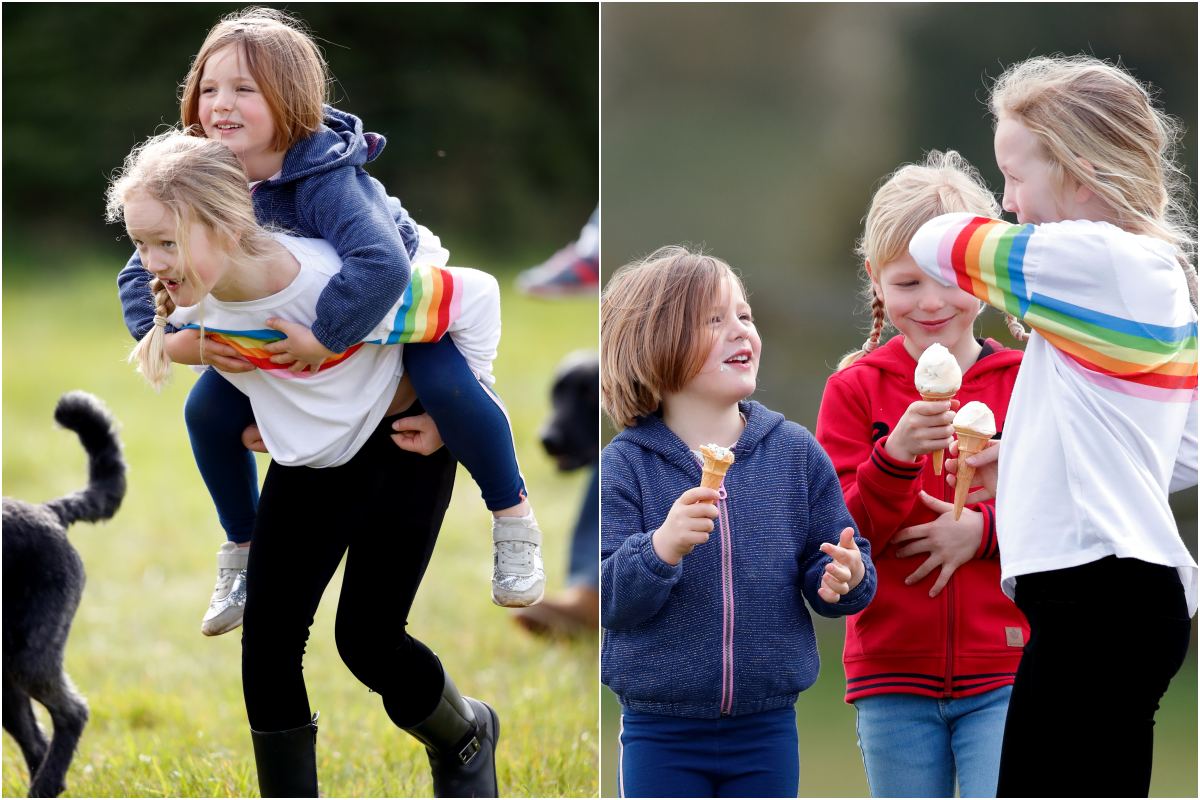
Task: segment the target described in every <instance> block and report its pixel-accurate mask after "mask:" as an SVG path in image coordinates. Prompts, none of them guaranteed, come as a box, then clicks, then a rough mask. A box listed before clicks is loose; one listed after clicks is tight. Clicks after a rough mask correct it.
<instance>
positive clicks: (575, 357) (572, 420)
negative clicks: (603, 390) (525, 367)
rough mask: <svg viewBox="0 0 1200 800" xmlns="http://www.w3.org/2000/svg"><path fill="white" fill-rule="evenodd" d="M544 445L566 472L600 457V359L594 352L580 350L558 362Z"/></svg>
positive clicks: (543, 434)
mask: <svg viewBox="0 0 1200 800" xmlns="http://www.w3.org/2000/svg"><path fill="white" fill-rule="evenodd" d="M542 447H544V448H545V450H546V452H547V453H548V454H549V455H550V456H551V457H552V458H554V460H555V461H556V462H557V464H558V468H559V469H560V470H562V471H563V472H567V471H569V470H573V469H579V468H580V467H586V466H587V465H588V464H591V463H592V462H594V461H595V460H596V459H597V458H598V457H599V455H600V359H599V357H598V356H597V355H596V354H595V353H592V352H587V351H583V350H581V351H577V352H575V353H571V354H570V355H568V356H567V357H566V358H564V359H563V360H562V361H561V362H560V363H559V365H558V369H557V374H556V375H555V378H554V386H553V388H552V389H551V390H550V419H548V420H547V421H546V424H545V425H544V426H543V427H542Z"/></svg>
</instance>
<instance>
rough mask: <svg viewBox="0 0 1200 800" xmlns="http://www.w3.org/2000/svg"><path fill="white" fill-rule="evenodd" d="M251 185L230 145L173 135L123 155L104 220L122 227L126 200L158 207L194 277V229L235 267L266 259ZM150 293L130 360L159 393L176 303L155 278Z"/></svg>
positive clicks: (266, 241) (269, 242)
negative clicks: (140, 199) (170, 220)
mask: <svg viewBox="0 0 1200 800" xmlns="http://www.w3.org/2000/svg"><path fill="white" fill-rule="evenodd" d="M247 185H248V184H247V181H246V172H245V170H244V169H243V168H242V165H241V162H239V161H238V159H237V156H235V155H234V154H233V151H232V150H230V149H229V148H228V147H226V146H225V145H223V144H221V143H220V142H218V141H215V140H213V139H202V138H197V137H194V136H186V135H184V134H183V133H181V132H180V131H176V130H172V131H168V132H167V133H163V134H159V135H158V136H153V137H151V138H149V139H147V140H146V141H145V142H142V143H141V144H139V145H137V146H136V147H134V148H133V150H131V151H130V153H129V155H128V156H126V157H125V163H124V164H123V165H122V167H121V169H120V171H119V172H118V173H117V174H116V175H115V176H114V177H113V178H112V180H111V181H110V182H109V186H108V190H107V192H106V193H105V218H106V219H107V220H108V221H109V222H119V221H121V220H122V219H123V218H124V212H125V204H126V202H127V201H128V200H129V199H130V198H131V197H133V196H135V195H141V196H144V197H148V198H150V199H152V200H154V201H156V202H158V203H161V204H162V205H163V206H165V207H166V208H167V209H168V210H169V212H170V213H171V214H172V216H173V217H174V220H175V239H174V241H175V245H176V247H177V248H178V253H179V259H180V266H181V268H182V269H183V270H184V272H185V274H187V275H189V276H194V275H195V271H194V270H193V269H192V267H191V264H190V261H189V258H188V229H189V228H190V227H191V226H192V225H193V224H197V223H198V224H200V225H203V226H204V227H205V228H207V229H208V230H209V231H210V232H211V233H212V235H213V237H214V240H215V241H216V242H218V243H219V244H220V246H222V247H223V248H225V249H226V254H227V255H228V257H229V258H230V259H231V260H232V261H234V262H235V263H241V262H246V261H250V260H254V259H259V258H264V257H265V256H267V255H268V253H269V252H270V249H271V248H272V247H273V244H274V242H273V239H272V238H271V235H270V234H269V233H268V232H267V231H266V229H264V228H262V227H261V226H260V225H259V224H258V222H257V220H255V218H254V206H253V204H252V203H251V200H250V192H249V190H248V188H247ZM150 291H151V292H152V293H153V295H154V325H153V327H151V328H150V330H149V331H148V332H147V333H146V334H145V335H144V336H143V337H142V339H141V341H139V342H138V344H137V345H136V346H135V347H134V349H133V352H131V353H130V354H129V361H130V363H133V364H136V365H137V367H138V371H139V372H140V373H142V375H143V376H144V377H145V378H146V380H147V381H148V382H149V383H150V385H151V386H153V387H154V388H155V389H160V388H162V386H163V385H164V384H165V383H166V382H167V381H168V380H169V379H170V375H171V361H170V358H168V356H167V353H166V349H165V346H164V341H163V337H164V336H165V332H164V328H165V327H166V324H167V317H168V316H170V315H171V313H172V312H174V310H175V304H174V302H172V300H171V298H170V295H168V294H167V290H166V287H165V286H164V285H163V283H162V281H160V280H159V279H158V278H155V279H153V280H152V281H151V282H150ZM202 333H203V331H202ZM203 341H204V340H203V338H201V346H202V347H203Z"/></svg>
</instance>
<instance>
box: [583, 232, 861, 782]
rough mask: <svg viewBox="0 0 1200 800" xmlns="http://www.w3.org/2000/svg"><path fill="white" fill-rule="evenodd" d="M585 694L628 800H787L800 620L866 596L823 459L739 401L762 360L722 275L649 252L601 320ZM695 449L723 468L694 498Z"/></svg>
mask: <svg viewBox="0 0 1200 800" xmlns="http://www.w3.org/2000/svg"><path fill="white" fill-rule="evenodd" d="M601 347H602V349H603V353H602V360H601V377H602V402H603V405H604V408H605V411H606V412H607V413H608V415H609V417H610V418H611V419H612V420H613V422H614V423H615V424H616V425H617V426H618V427H620V428H622V429H623V430H622V431H621V432H620V433H619V434H618V435H617V436H616V438H615V439H613V441H612V443H610V444H609V445H608V446H607V447H606V448H605V449H604V451H603V453H602V457H601V507H602V519H603V526H602V533H601V540H602V541H601V557H602V559H603V561H602V567H601V620H602V624H603V626H604V629H605V630H604V644H603V653H602V666H601V669H602V679H603V681H604V683H606V684H607V685H608V686H609V687H610V688H612V690H613V691H614V692H616V694H617V696H618V697H619V699H620V701H621V706H622V730H621V747H622V750H621V759H620V778H619V780H620V785H621V794H622V796H625V797H647V796H649V797H654V796H677V797H716V796H741V797H795V796H796V792H797V784H798V774H799V759H798V753H797V738H796V719H795V709H794V704H795V702H796V697H797V695H798V694H799V693H800V692H801V691H803V690H804V689H807V688H808V687H809V686H811V685H812V684H813V682H814V681H815V680H816V678H817V671H818V666H819V665H818V657H817V649H816V638H815V633H814V630H813V624H812V620H811V618H810V616H809V610H808V608H806V606H805V602H806V601H807V605H808V607H811V608H812V610H813V611H815V612H816V613H818V614H821V615H822V616H827V617H839V616H844V615H846V614H853V613H856V612H858V611H861V610H862V609H863V608H865V607H866V605H867V603H869V602H870V600H871V597H872V596H873V595H874V593H875V569H874V567H873V566H872V564H871V559H870V545H869V544H868V543H867V541H866V540H865V539H863V538H862V537H859V536H856V535H855V533H854V528H853V520H852V519H851V517H850V514H849V513H848V512H847V511H846V505H845V502H844V501H843V500H842V494H841V488H840V487H839V486H838V483H837V476H836V474H835V473H834V471H833V467H832V466H831V465H830V463H829V459H828V457H827V456H826V455H825V453H824V452H823V451H822V450H821V448H820V447H819V446H818V445H817V443H816V440H815V439H813V437H812V436H811V435H810V434H809V433H808V432H807V431H806V430H805V429H804V428H802V427H801V426H799V425H797V424H795V423H793V422H788V421H787V420H785V419H784V418H783V416H782V415H781V414H778V413H776V412H774V411H771V410H769V409H767V408H765V407H763V406H762V405H760V404H758V403H756V402H754V401H751V400H749V397H750V395H751V394H753V392H754V390H755V387H756V384H757V374H758V365H759V357H760V354H761V348H762V343H761V340H760V338H759V335H758V331H757V329H756V328H755V325H754V319H753V316H752V314H751V311H750V306H749V305H748V304H747V302H746V296H745V290H744V289H743V287H742V283H741V281H740V280H739V279H738V278H737V276H736V275H735V274H734V273H733V271H732V270H731V269H730V268H729V266H728V265H726V264H725V263H724V262H722V261H719V260H717V259H715V258H712V257H710V256H706V255H702V254H697V253H692V252H689V251H687V250H685V249H683V248H676V247H673V248H664V249H661V250H659V251H657V252H656V253H654V254H652V255H651V256H649V257H648V258H647V259H645V260H644V261H641V262H637V263H633V264H630V265H627V266H625V267H623V268H622V269H621V270H619V271H618V272H617V273H616V274H615V275H614V276H613V278H612V280H611V281H610V282H609V285H608V287H607V289H606V291H605V293H604V296H603V298H602V300H601ZM702 448H703V449H704V451H707V452H708V453H715V454H716V455H721V456H725V457H726V458H725V460H726V462H728V457H727V456H728V453H732V456H733V460H732V462H733V463H732V465H729V466H728V468H727V469H728V471H727V472H726V473H725V475H724V480H723V482H721V481H720V480H715V481H713V482H712V483H713V484H716V485H717V488H705V487H704V486H703V485H702V472H704V473H706V474H707V473H708V471H707V469H703V468H702V457H701V453H702Z"/></svg>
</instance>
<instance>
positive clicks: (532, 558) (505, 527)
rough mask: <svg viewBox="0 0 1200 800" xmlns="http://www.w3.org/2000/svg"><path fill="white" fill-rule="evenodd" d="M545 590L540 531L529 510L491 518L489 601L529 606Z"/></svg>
mask: <svg viewBox="0 0 1200 800" xmlns="http://www.w3.org/2000/svg"><path fill="white" fill-rule="evenodd" d="M545 590H546V571H545V569H543V568H542V532H541V530H540V529H539V528H538V524H537V520H536V519H534V517H533V512H530V513H529V514H528V515H526V516H524V517H493V518H492V602H493V603H495V604H496V605H498V606H504V607H506V608H523V607H524V606H531V605H533V604H534V603H537V602H538V601H540V600H541V599H542V594H543V593H544V592H545Z"/></svg>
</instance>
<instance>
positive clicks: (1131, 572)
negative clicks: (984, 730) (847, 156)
mask: <svg viewBox="0 0 1200 800" xmlns="http://www.w3.org/2000/svg"><path fill="white" fill-rule="evenodd" d="M990 107H991V113H992V116H993V118H994V120H995V132H994V142H993V145H994V149H995V155H996V164H997V166H999V168H1000V171H1001V173H1003V175H1004V201H1003V207H1004V210H1005V211H1007V212H1009V213H1010V214H1013V215H1015V217H1016V219H1017V223H1018V224H1016V225H1013V224H1010V223H1008V222H1005V221H1002V220H999V219H996V218H995V217H997V216H998V215H996V214H983V215H976V214H970V213H968V214H961V213H959V214H948V215H945V216H941V217H938V218H936V219H933V220H931V221H929V222H928V223H926V224H925V225H924V226H922V228H921V230H919V231H917V233H916V235H915V236H914V237H913V240H912V243H911V245H910V252H911V255H912V256H913V258H914V259H915V260H916V263H917V265H918V266H919V267H920V268H921V270H922V274H923V275H925V276H927V277H928V278H930V279H931V280H934V281H937V282H938V283H939V285H943V286H945V285H950V286H958V287H961V288H963V289H965V290H966V291H969V292H971V293H972V294H973V295H974V296H976V297H979V298H980V299H981V300H983V301H985V302H987V303H989V304H991V305H994V306H996V307H997V308H1002V309H1004V310H1006V311H1008V312H1010V313H1013V314H1016V315H1017V316H1019V317H1021V319H1022V321H1023V322H1024V323H1025V324H1027V325H1029V326H1030V328H1032V331H1033V332H1032V333H1031V334H1030V337H1029V342H1028V343H1027V345H1026V348H1025V359H1024V362H1023V363H1022V366H1021V374H1020V378H1019V379H1018V381H1017V383H1016V386H1015V387H1014V389H1013V396H1012V403H1011V405H1010V407H1009V414H1008V424H1007V427H1006V429H1005V436H1004V439H1003V444H1002V445H1001V446H999V447H993V448H991V449H990V450H988V451H985V452H984V453H981V454H979V456H975V457H973V462H972V463H979V461H980V460H984V458H983V457H984V456H985V455H986V457H987V458H989V459H992V460H995V459H996V458H997V457H998V458H999V476H998V479H997V481H996V483H995V487H994V491H995V497H996V515H997V522H998V534H999V538H1000V543H1001V553H1002V558H1001V572H1002V586H1003V588H1004V591H1005V592H1006V593H1007V594H1008V595H1009V596H1010V597H1013V598H1014V600H1015V601H1016V603H1017V605H1018V606H1019V607H1020V608H1021V610H1022V611H1023V612H1024V613H1025V615H1026V617H1027V618H1028V619H1029V623H1030V628H1031V631H1032V633H1031V636H1030V639H1029V643H1028V646H1027V647H1026V650H1025V654H1024V657H1023V658H1022V660H1021V664H1020V669H1019V670H1018V673H1017V680H1016V682H1015V684H1014V686H1013V695H1012V703H1011V705H1010V707H1009V713H1008V720H1007V724H1006V727H1005V732H1004V744H1003V754H1002V756H1001V765H1000V784H999V791H1000V794H1001V795H1006V796H1018V797H1029V796H1035V795H1036V796H1041V797H1063V796H1070V797H1137V796H1141V797H1145V796H1146V794H1147V793H1148V792H1149V789H1150V777H1151V767H1152V764H1153V751H1154V747H1153V741H1154V738H1153V729H1154V715H1155V712H1156V711H1157V709H1158V705H1159V702H1160V701H1161V699H1162V697H1163V694H1164V693H1165V692H1166V689H1167V686H1168V685H1169V683H1170V681H1171V679H1172V677H1173V676H1174V675H1175V674H1176V673H1177V672H1178V670H1179V668H1180V666H1181V664H1182V663H1183V661H1184V658H1185V656H1186V654H1187V650H1188V646H1189V640H1190V634H1191V620H1190V618H1191V617H1192V616H1193V615H1194V614H1195V613H1196V599H1197V586H1196V577H1197V567H1196V562H1195V560H1194V558H1193V556H1192V555H1191V553H1189V552H1188V549H1187V547H1186V546H1185V545H1184V543H1183V541H1182V539H1181V538H1180V536H1179V530H1178V528H1177V525H1176V522H1175V518H1174V515H1173V514H1172V512H1171V508H1170V505H1169V503H1168V495H1169V493H1170V492H1173V491H1176V490H1178V489H1183V488H1187V487H1190V486H1195V485H1196V308H1195V270H1194V269H1193V268H1192V267H1191V265H1190V264H1189V263H1188V261H1189V256H1190V255H1191V254H1192V253H1193V252H1194V249H1195V239H1194V234H1195V228H1194V222H1193V219H1192V217H1191V215H1190V213H1189V209H1190V208H1191V204H1190V202H1189V200H1190V196H1189V191H1188V187H1189V183H1188V180H1187V176H1186V175H1185V174H1184V173H1183V171H1182V170H1181V169H1180V167H1179V166H1178V164H1177V163H1176V161H1175V146H1176V144H1177V142H1178V141H1179V137H1180V134H1181V132H1182V131H1181V127H1180V125H1179V123H1178V121H1176V120H1174V119H1172V118H1171V117H1170V116H1168V115H1167V114H1166V113H1165V112H1164V111H1163V110H1162V109H1161V108H1159V107H1158V106H1157V105H1156V103H1155V101H1154V98H1153V95H1152V94H1151V91H1150V90H1149V89H1148V88H1147V87H1146V86H1144V85H1142V84H1141V83H1140V82H1139V81H1138V80H1137V79H1135V78H1134V77H1133V76H1132V75H1131V74H1130V73H1129V72H1127V71H1126V70H1125V69H1123V68H1121V67H1120V66H1114V65H1112V64H1109V63H1107V62H1105V61H1101V60H1099V59H1096V58H1092V57H1088V56H1075V57H1062V56H1054V57H1038V58H1032V59H1029V60H1027V61H1023V62H1021V63H1018V64H1016V65H1014V66H1012V67H1010V68H1008V69H1007V70H1006V71H1005V72H1004V73H1003V74H1002V75H1001V76H1000V78H999V79H998V80H997V81H996V83H995V85H994V86H993V88H992V92H991V97H990Z"/></svg>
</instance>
